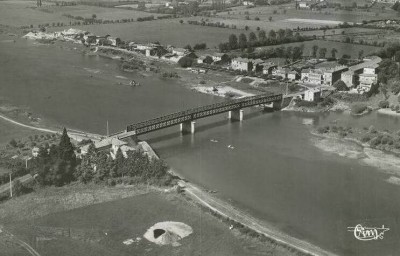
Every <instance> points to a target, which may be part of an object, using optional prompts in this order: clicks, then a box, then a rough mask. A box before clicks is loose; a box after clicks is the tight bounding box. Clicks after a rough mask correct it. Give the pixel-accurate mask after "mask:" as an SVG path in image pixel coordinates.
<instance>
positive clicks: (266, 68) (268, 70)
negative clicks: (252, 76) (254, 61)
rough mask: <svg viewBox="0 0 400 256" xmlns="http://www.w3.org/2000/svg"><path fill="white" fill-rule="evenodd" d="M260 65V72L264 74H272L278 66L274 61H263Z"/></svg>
mask: <svg viewBox="0 0 400 256" xmlns="http://www.w3.org/2000/svg"><path fill="white" fill-rule="evenodd" d="M261 65H262V67H263V70H262V72H263V74H264V75H270V74H272V71H273V70H274V69H276V68H277V67H278V66H277V65H276V64H275V63H273V62H264V63H262V64H261Z"/></svg>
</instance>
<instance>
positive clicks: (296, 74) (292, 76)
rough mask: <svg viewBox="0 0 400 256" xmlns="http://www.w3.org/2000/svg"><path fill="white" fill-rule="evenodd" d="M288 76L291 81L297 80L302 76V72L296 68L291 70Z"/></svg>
mask: <svg viewBox="0 0 400 256" xmlns="http://www.w3.org/2000/svg"><path fill="white" fill-rule="evenodd" d="M287 78H288V79H289V80H291V81H296V80H298V79H299V78H300V74H299V72H297V71H296V70H291V71H290V72H289V73H287Z"/></svg>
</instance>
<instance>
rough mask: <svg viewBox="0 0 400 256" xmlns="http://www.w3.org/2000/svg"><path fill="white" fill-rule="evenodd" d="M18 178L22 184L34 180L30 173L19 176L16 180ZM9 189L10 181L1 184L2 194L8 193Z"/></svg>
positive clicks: (0, 191) (0, 190)
mask: <svg viewBox="0 0 400 256" xmlns="http://www.w3.org/2000/svg"><path fill="white" fill-rule="evenodd" d="M17 179H18V180H19V181H20V182H21V183H22V184H25V183H28V182H30V181H32V180H33V176H32V175H30V174H27V175H24V176H22V177H19V178H16V179H14V181H15V180H17ZM9 190H10V183H7V184H4V185H1V186H0V194H3V193H8V191H9Z"/></svg>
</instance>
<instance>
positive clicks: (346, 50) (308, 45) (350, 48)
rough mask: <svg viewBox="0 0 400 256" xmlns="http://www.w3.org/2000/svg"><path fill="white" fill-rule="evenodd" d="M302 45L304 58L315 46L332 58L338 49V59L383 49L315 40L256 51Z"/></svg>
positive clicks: (265, 47)
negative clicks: (333, 52) (360, 52)
mask: <svg viewBox="0 0 400 256" xmlns="http://www.w3.org/2000/svg"><path fill="white" fill-rule="evenodd" d="M301 44H304V52H303V55H304V56H310V54H311V52H312V47H313V46H314V45H317V46H318V47H319V48H324V47H325V48H327V54H326V57H330V56H331V50H332V49H333V48H336V49H337V51H338V52H337V54H336V56H337V57H342V56H343V54H347V55H350V56H351V57H352V58H358V53H359V51H360V50H363V51H364V56H366V55H368V54H373V53H374V52H376V51H377V50H379V49H381V48H380V47H375V46H367V45H356V44H346V43H340V42H331V41H323V40H315V41H307V42H303V43H291V44H283V45H280V46H264V47H259V48H257V49H256V51H262V50H263V49H268V48H277V47H281V46H284V47H289V46H292V47H295V46H300V45H301Z"/></svg>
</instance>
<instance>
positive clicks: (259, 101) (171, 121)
mask: <svg viewBox="0 0 400 256" xmlns="http://www.w3.org/2000/svg"><path fill="white" fill-rule="evenodd" d="M282 100H283V95H282V94H274V95H271V94H262V95H256V96H251V97H245V98H241V99H236V100H231V101H226V102H221V103H215V104H211V105H207V106H202V107H197V108H191V109H188V110H184V111H180V112H176V113H173V114H169V115H165V116H161V117H158V118H154V119H150V120H146V121H143V122H140V123H136V124H131V125H128V126H127V128H126V131H124V132H122V133H117V134H114V136H117V137H119V138H124V137H129V136H133V135H141V134H145V133H149V132H153V131H156V130H160V129H163V128H167V127H170V126H173V125H178V124H181V123H185V122H188V121H189V122H190V121H193V120H196V119H200V118H205V117H208V116H213V115H218V114H221V113H225V112H229V111H234V110H240V109H243V108H247V107H252V106H256V105H263V104H271V103H274V102H277V103H281V102H282Z"/></svg>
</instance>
